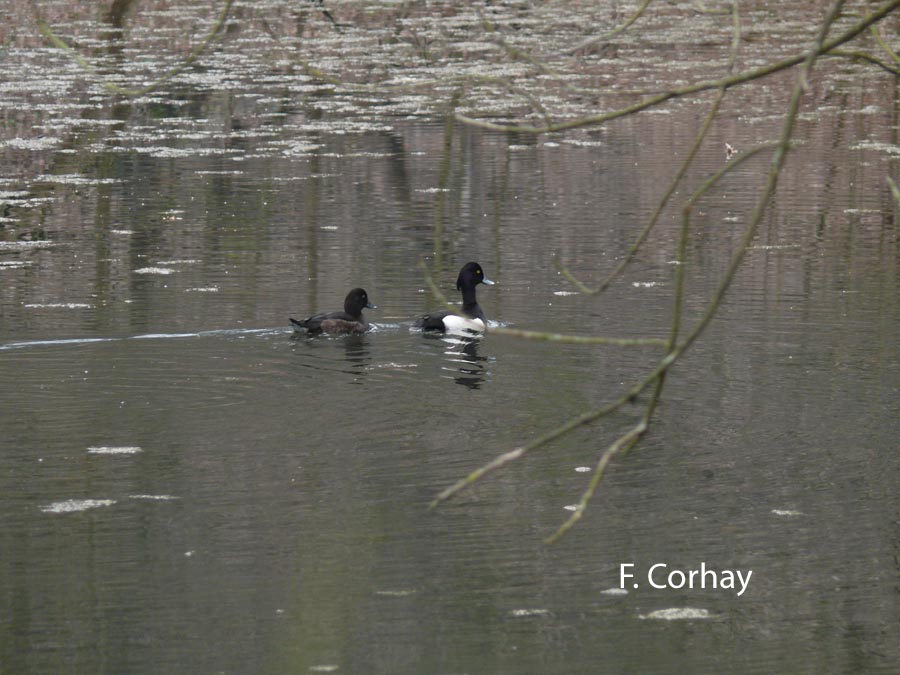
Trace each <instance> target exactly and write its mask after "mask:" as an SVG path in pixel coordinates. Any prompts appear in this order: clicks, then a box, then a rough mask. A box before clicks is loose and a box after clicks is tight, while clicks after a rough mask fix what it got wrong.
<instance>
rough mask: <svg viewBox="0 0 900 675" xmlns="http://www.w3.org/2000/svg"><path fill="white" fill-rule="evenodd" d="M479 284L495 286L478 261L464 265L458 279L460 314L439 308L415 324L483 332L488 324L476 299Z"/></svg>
mask: <svg viewBox="0 0 900 675" xmlns="http://www.w3.org/2000/svg"><path fill="white" fill-rule="evenodd" d="M478 284H487V285H488V286H493V285H494V282H493V281H491V280H490V279H488V278H487V277H486V276H484V270H482V269H481V265H479V264H478V263H476V262H470V263H466V264H465V265H463V268H462V269H461V270H460V271H459V277H457V279H456V290H458V291H462V298H463V304H462V309H461V310H460V314H462V315H463V316H459V315H457V314H454V313H453V312H451V311H449V310H446V309H438V310H435V311H434V312H430V313H429V314H426V315H425V316H422V317H419V318H418V319H416V322H415V326H416V327H418V328H421V329H423V330H439V331H445V332H446V331H451V332H453V331H476V332H481V331H483V330H484V327H485V325H486V324H487V319H485V318H484V312H483V311H482V310H481V307H480V306H479V305H478V301H477V300H476V299H475V287H476V286H477V285H478Z"/></svg>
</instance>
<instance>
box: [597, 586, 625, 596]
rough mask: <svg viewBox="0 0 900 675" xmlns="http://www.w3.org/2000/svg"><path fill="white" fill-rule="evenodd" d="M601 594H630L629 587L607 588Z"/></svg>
mask: <svg viewBox="0 0 900 675" xmlns="http://www.w3.org/2000/svg"><path fill="white" fill-rule="evenodd" d="M600 595H628V589H627V588H616V587H615V586H614V587H613V588H607V589H606V590H605V591H600Z"/></svg>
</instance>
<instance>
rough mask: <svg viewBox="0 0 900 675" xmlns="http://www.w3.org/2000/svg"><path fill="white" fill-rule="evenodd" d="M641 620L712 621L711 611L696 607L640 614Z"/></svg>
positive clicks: (658, 610)
mask: <svg viewBox="0 0 900 675" xmlns="http://www.w3.org/2000/svg"><path fill="white" fill-rule="evenodd" d="M638 618H639V619H657V620H661V621H684V620H693V619H711V618H712V614H710V613H709V610H706V609H698V608H696V607H670V608H668V609H657V610H656V611H655V612H650V613H649V614H638Z"/></svg>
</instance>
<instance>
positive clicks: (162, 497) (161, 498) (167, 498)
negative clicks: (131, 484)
mask: <svg viewBox="0 0 900 675" xmlns="http://www.w3.org/2000/svg"><path fill="white" fill-rule="evenodd" d="M128 498H129V499H144V500H147V501H157V502H169V501H172V500H175V499H178V497H174V496H172V495H128Z"/></svg>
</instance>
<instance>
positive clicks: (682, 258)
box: [423, 0, 900, 543]
mask: <svg viewBox="0 0 900 675" xmlns="http://www.w3.org/2000/svg"><path fill="white" fill-rule="evenodd" d="M647 4H648V3H647V2H645V3H644V4H643V5H642V6H641V8H640V9H639V10H638V13H636V14H635V15H634V16H633V17H632V19H630V20H629V22H628V23H627V24H626V25H625V26H623V27H622V28H623V29H624V28H626V27H627V26H628V25H630V24H631V23H633V21H634V20H636V19H637V18H638V16H639V15H640V12H642V11H643V9H644V8H645V7H646V5H647ZM843 4H844V2H843V0H836V2H834V3H833V5H832V6H831V8H830V10H829V11H828V13H827V14H826V15H825V17H824V19H823V20H822V22H821V25H820V27H819V30H818V33H817V36H816V39H815V40H814V42H813V44H812V45H811V46H810V48H809V49H807V50H805V51H803V52H801V53H799V54H797V55H795V56H793V57H791V58H788V59H784V60H782V61H779V62H777V63H775V64H772V65H769V66H767V67H764V68H757V69H754V70H752V71H747V72H744V73H739V74H736V75H735V74H732V73H731V70H732V68H733V65H734V62H735V55H736V48H737V45H738V44H739V36H740V22H739V20H738V17H737V3H734V4H733V12H732V15H733V17H734V21H733V40H732V53H731V58H730V60H729V63H728V71H729V72H728V74H726V75H725V76H724V77H722V78H720V79H718V80H713V81H708V82H699V83H695V84H692V85H688V86H685V87H682V88H680V89H674V90H671V91H668V92H663V93H661V94H658V95H656V96H653V97H650V98H648V99H645V100H644V101H642V102H640V103H638V104H635V105H632V106H630V107H627V108H623V109H620V110H616V111H613V112H609V113H604V114H602V115H597V116H592V117H582V118H579V119H577V120H571V121H568V122H564V123H560V124H556V125H552V124H550V125H546V126H545V127H543V128H540V127H529V126H519V125H516V126H510V125H504V124H496V123H491V122H484V121H480V120H474V119H471V118H468V117H465V116H462V115H459V114H457V115H456V119H457V120H459V121H462V122H464V123H467V124H471V125H473V126H478V127H481V128H486V129H493V130H499V131H505V132H507V133H533V134H537V133H543V132H547V131H561V130H564V129H572V128H576V127H583V126H588V125H597V124H600V123H602V122H605V121H608V120H611V119H615V118H618V117H623V116H626V115H630V114H632V113H635V112H638V111H640V110H644V109H646V108H648V107H651V106H653V105H657V104H659V103H661V102H663V101H666V100H669V99H671V98H675V97H679V96H685V95H688V94H693V93H697V92H700V91H705V90H709V89H718V94H717V96H716V98H715V100H714V101H713V103H712V106H711V108H710V111H709V114H708V115H707V117H706V119H705V121H704V122H703V124H702V125H701V129H700V131H699V133H698V135H697V137H696V138H695V140H694V143H693V145H692V146H691V149H690V151H689V152H688V154H687V157H686V159H685V160H684V162H683V163H682V165H681V167H680V168H679V170H678V172H676V174H675V176H674V178H673V180H672V181H671V183H670V186H669V188H668V190H667V191H666V193H665V194H664V195H663V197H662V199H661V201H660V203H659V205H658V207H657V209H656V210H655V211H654V213H653V215H652V216H651V218H650V220H649V222H648V224H647V225H646V226H645V227H644V229H643V230H642V231H641V232H640V233H639V234H638V236H637V238H636V240H635V242H634V243H633V244H632V246H631V248H630V249H629V251H628V253H627V255H626V256H625V258H624V259H623V260H622V261H621V262H620V263H619V265H618V266H617V267H616V268H615V269H614V270H613V271H612V272H611V273H610V274H609V275H608V276H607V278H606V279H605V280H604V281H603V282H602V283H601V284H600V286H598V287H597V288H589V287H588V286H586V285H585V284H584V283H582V282H581V281H579V280H578V279H577V278H576V277H575V276H574V275H573V274H572V273H571V272H570V271H569V270H568V269H567V268H566V266H565V265H564V264H563V263H562V262H561V261H559V260H556V261H555V262H556V265H557V268H558V269H559V271H560V272H561V273H562V274H563V276H565V277H566V279H568V280H569V281H570V282H571V283H572V284H573V285H574V286H575V287H576V288H578V289H579V291H581V292H582V293H585V294H589V295H594V294H598V293H600V292H602V291H603V290H605V289H606V288H608V287H609V286H610V284H611V283H612V282H613V280H614V279H616V278H617V277H618V276H619V275H620V273H621V272H622V271H623V270H624V269H625V267H627V266H628V265H629V263H630V262H631V261H632V260H633V258H634V255H635V253H636V252H637V250H638V249H639V248H640V246H641V244H642V243H643V242H644V241H645V240H646V238H647V236H648V235H649V234H650V231H651V230H652V229H653V227H654V226H655V225H656V223H657V221H658V219H659V216H660V214H661V213H662V210H663V209H664V208H665V206H666V204H667V203H668V202H669V201H670V199H671V198H672V196H673V195H674V194H675V190H676V188H677V186H678V184H679V183H680V182H681V181H682V179H683V178H684V176H685V174H686V172H687V170H688V167H689V166H690V165H691V164H692V163H693V161H694V158H695V157H696V153H697V151H698V149H699V147H700V146H701V144H702V143H703V140H704V138H705V137H706V134H707V132H708V130H709V128H710V125H711V124H712V122H713V120H714V119H715V118H716V115H717V113H718V111H719V108H720V105H721V103H722V101H723V99H724V97H725V96H726V94H727V91H728V89H729V88H730V87H733V86H735V85H738V84H743V83H746V82H750V81H753V80H755V79H757V78H760V77H763V76H765V75H769V74H771V73H774V72H778V71H779V70H783V69H785V68H789V67H792V66H796V65H799V66H800V71H799V73H798V75H797V78H796V82H795V84H794V87H793V90H792V93H791V98H790V101H789V103H788V106H787V108H786V110H785V112H784V116H783V123H782V131H781V135H780V137H779V139H778V140H777V141H776V142H773V143H766V144H763V145H760V146H758V147H756V148H754V149H752V150H750V151H748V152H744V153H742V154H739V155H737V156H734V157H732V158H730V161H728V162H727V163H726V165H725V166H724V167H723V168H722V169H721V170H720V171H718V172H716V173H715V174H713V175H712V176H710V177H709V178H708V179H706V180H705V181H703V182H702V183H701V184H700V185H699V186H698V187H697V188H696V190H694V191H693V193H692V194H691V195H690V197H689V198H688V199H687V200H685V202H684V204H683V205H682V208H681V230H680V234H679V238H678V243H677V255H676V263H677V266H676V272H675V289H674V291H673V313H672V323H671V327H670V333H669V337H668V339H667V340H665V341H664V342H665V348H666V350H665V354H664V355H663V357H662V358H661V359H660V360H659V361H658V362H657V363H656V364H655V365H654V366H653V367H652V370H651V371H650V373H649V374H648V375H646V376H645V377H644V378H643V379H642V380H640V381H639V382H637V383H636V384H634V385H632V386H631V387H630V388H628V389H627V390H626V391H625V392H624V393H622V394H621V395H620V396H619V398H618V399H616V400H615V401H613V402H612V403H608V404H606V405H604V406H602V407H600V408H598V409H596V410H589V411H586V412H583V413H581V414H580V415H577V416H574V417H572V418H570V419H569V420H568V421H566V422H565V423H564V424H562V425H560V426H559V427H557V428H555V429H552V430H550V431H548V432H546V433H544V434H543V435H541V436H539V437H538V438H535V439H533V440H532V441H531V442H529V443H528V444H526V445H524V446H521V447H518V448H515V449H513V450H510V451H508V452H504V453H502V454H500V455H498V456H497V457H495V458H494V459H493V460H491V461H490V462H487V463H486V464H484V465H482V466H481V467H479V468H477V469H476V470H474V471H473V472H471V473H470V474H469V475H468V476H466V477H464V478H462V479H461V480H459V481H458V482H456V483H455V484H453V485H451V486H450V487H448V488H447V489H445V490H444V491H442V492H441V493H440V494H438V496H437V497H436V498H435V499H434V501H433V502H432V504H431V505H432V507H434V506H436V505H438V504H439V503H440V502H442V501H444V500H446V499H449V498H450V497H452V496H454V495H455V494H457V493H458V492H459V491H460V490H462V489H464V488H466V487H468V486H470V485H472V484H473V483H475V482H476V481H478V480H480V479H481V478H483V477H484V476H485V475H487V474H488V473H490V472H492V471H494V470H496V469H499V468H501V467H503V466H505V465H506V464H509V463H510V462H512V461H514V460H517V459H519V458H521V457H523V456H524V455H525V454H527V453H528V452H530V451H532V450H536V449H538V448H541V447H543V446H545V445H547V444H549V443H550V442H552V441H555V440H557V439H559V438H560V437H562V436H565V435H566V434H568V433H570V432H572V431H574V430H575V429H577V428H579V427H581V426H584V425H587V424H590V423H592V422H595V421H596V420H598V419H600V418H601V417H604V416H606V415H609V414H610V413H612V412H614V411H616V410H618V409H620V408H622V407H623V406H624V405H626V404H628V403H631V402H634V401H635V400H636V399H637V397H638V396H639V395H640V394H641V393H642V392H643V391H644V390H645V389H647V388H649V387H652V388H653V390H652V393H651V394H650V396H649V398H648V400H647V401H646V403H645V404H644V409H643V413H642V414H641V416H640V418H639V419H638V421H637V422H636V423H635V424H634V425H632V426H631V428H629V429H628V430H627V431H626V432H625V433H623V434H621V435H620V436H619V437H618V438H616V439H615V440H614V441H613V442H612V443H610V444H609V445H607V446H606V447H605V448H604V449H603V450H602V452H601V453H600V456H599V458H598V460H597V463H596V465H595V467H594V472H593V476H592V478H591V480H590V483H589V485H588V487H587V488H586V489H585V491H584V493H583V494H582V497H581V499H580V500H579V502H578V505H577V506H576V508H575V510H574V511H573V513H572V515H571V516H570V517H569V518H568V519H567V520H566V521H565V522H564V523H563V524H562V525H561V526H560V527H559V528H558V529H557V530H556V532H554V533H553V534H552V535H551V536H550V537H549V538H548V540H547V541H548V543H549V542H554V541H556V540H557V539H558V538H559V537H560V536H562V535H563V534H564V533H565V532H567V531H568V530H569V529H570V528H571V527H572V526H573V525H574V524H575V523H576V522H578V520H579V519H580V518H581V517H582V515H583V514H584V512H585V510H586V508H587V505H588V503H589V502H590V500H591V498H592V497H593V495H594V494H595V492H596V490H597V488H598V486H599V484H600V480H601V478H602V476H603V473H604V471H605V469H606V467H607V466H608V464H609V463H610V462H611V461H612V460H613V459H614V458H615V457H617V456H620V455H623V454H625V453H626V452H628V451H629V450H630V449H631V448H632V447H634V446H635V445H636V444H637V443H638V442H639V441H640V440H641V438H642V437H643V436H644V434H646V433H647V431H648V430H649V429H650V426H651V422H652V418H653V413H654V410H655V408H656V404H657V402H658V401H659V397H660V395H661V394H662V390H663V386H664V384H665V378H666V375H667V373H668V371H669V369H670V368H671V367H672V366H673V365H674V364H675V363H677V362H678V360H679V359H680V357H681V356H682V355H683V354H684V353H685V352H686V351H687V350H688V349H689V348H690V347H691V345H692V344H693V343H694V342H695V341H696V340H697V339H698V338H699V337H700V336H701V335H702V333H703V332H704V330H705V329H706V328H707V327H708V325H709V323H710V322H711V321H712V319H713V317H714V316H715V315H716V313H717V311H718V309H719V307H720V305H721V303H722V300H723V299H724V297H725V294H726V292H727V290H728V288H729V286H730V285H731V283H732V281H733V280H734V277H735V275H736V273H737V271H738V269H739V268H740V266H741V263H742V262H743V260H744V257H745V256H746V253H747V251H748V249H749V248H750V243H751V242H752V241H753V238H754V237H755V236H756V233H757V229H758V226H759V224H760V222H761V221H762V218H763V216H764V214H765V212H766V209H767V208H768V206H769V202H770V200H771V198H772V196H773V194H774V192H775V188H776V186H777V184H778V180H779V176H780V174H781V170H782V167H783V166H784V162H785V158H786V156H787V153H788V151H789V150H790V147H791V137H792V135H793V131H794V126H795V123H796V121H797V115H798V113H799V110H800V103H801V100H802V98H803V95H804V93H805V92H806V91H807V90H808V88H809V84H808V81H809V75H810V73H811V71H812V68H813V65H814V64H815V63H816V61H817V59H818V58H819V57H820V56H823V55H827V54H828V52H830V51H831V50H834V49H835V48H836V47H838V46H840V45H842V44H844V43H846V42H848V41H849V40H851V39H853V38H854V37H856V36H857V35H859V34H860V33H861V32H863V31H865V30H866V29H867V28H870V27H872V28H874V24H875V23H876V22H877V21H878V20H880V19H881V18H883V17H885V16H887V14H889V13H890V12H891V11H893V10H894V9H895V8H897V7H898V6H900V0H894V1H892V2H889V3H886V4H885V5H884V6H882V7H881V9H880V10H879V11H877V12H875V13H873V14H871V15H869V16H867V17H865V18H864V19H862V20H860V21H859V22H857V23H856V24H855V25H854V26H853V27H851V28H850V29H848V30H847V31H845V32H843V33H842V34H841V35H839V36H838V37H837V38H833V39H831V40H826V38H827V36H828V32H829V30H830V28H831V26H832V24H833V23H834V21H835V20H836V19H837V17H838V16H839V14H840V11H841V8H842V6H843ZM876 37H877V32H876ZM879 43H882V41H881V40H880V39H879ZM591 44H592V43H591ZM586 45H587V43H585V44H584V45H580V46H579V48H584V47H585V46H586ZM882 47H883V48H884V49H885V51H887V52H888V53H889V54H890V55H891V56H892V57H894V58H895V59H896V56H895V55H894V54H893V52H892V51H891V50H890V49H889V48H888V47H887V46H886V45H884V44H882ZM767 150H771V151H772V157H771V160H770V165H769V170H768V173H767V175H766V181H765V184H764V186H763V188H762V190H761V192H760V193H759V195H758V198H757V200H756V202H755V205H754V207H753V210H752V212H751V213H750V215H749V217H748V220H747V224H746V226H745V228H744V232H743V234H742V236H741V239H740V241H739V242H738V244H737V246H736V247H735V249H734V251H733V252H732V255H731V259H730V261H729V263H728V266H727V267H726V269H725V272H724V273H723V275H722V278H721V279H720V280H719V284H718V286H717V288H716V290H715V291H714V293H713V294H712V296H711V298H710V299H709V301H708V303H707V305H706V307H705V309H704V311H703V313H702V315H701V316H700V318H699V319H698V320H697V321H696V323H695V324H694V325H693V326H692V327H691V329H690V330H689V331H688V332H687V333H686V335H685V336H684V337H683V338H680V334H681V333H682V325H681V324H682V305H683V298H684V287H685V276H686V274H687V272H686V270H687V265H686V264H685V263H686V262H687V260H686V258H687V250H688V243H689V241H690V236H691V213H692V210H693V208H694V207H695V205H696V204H697V203H698V202H699V201H700V200H701V199H702V198H703V197H704V196H705V195H706V194H707V192H709V190H710V189H711V188H712V187H713V186H714V185H715V184H716V183H718V182H719V181H720V180H721V179H722V178H723V177H725V176H726V175H728V174H729V173H731V172H732V171H734V169H735V168H736V167H738V166H739V165H740V164H742V163H743V162H745V161H746V160H748V159H750V158H751V157H753V156H755V155H757V154H759V153H761V152H763V151H767ZM889 183H890V185H891V189H892V191H893V192H894V195H895V197H896V198H897V199H898V202H900V189H898V188H897V187H896V185H895V184H894V183H893V182H892V181H890V179H889ZM423 270H425V273H426V281H427V282H428V284H429V286H430V287H431V289H432V291H433V292H435V293H436V294H439V291H437V289H436V287H435V286H434V283H433V282H432V281H431V278H430V276H429V275H428V273H427V269H426V268H425V267H424V265H423ZM494 332H503V333H506V334H508V335H517V336H518V337H528V338H537V339H545V340H557V341H569V342H574V341H578V342H583V343H588V342H591V340H592V339H591V338H578V339H577V340H576V339H575V338H572V337H569V336H563V335H555V334H548V333H537V332H533V331H513V330H508V329H507V330H496V331H494ZM593 341H595V342H596V343H606V344H626V343H629V344H637V343H641V342H642V343H643V344H649V343H651V342H652V343H659V342H660V341H654V340H652V339H651V340H644V341H616V340H611V339H609V338H594V339H593Z"/></svg>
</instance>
